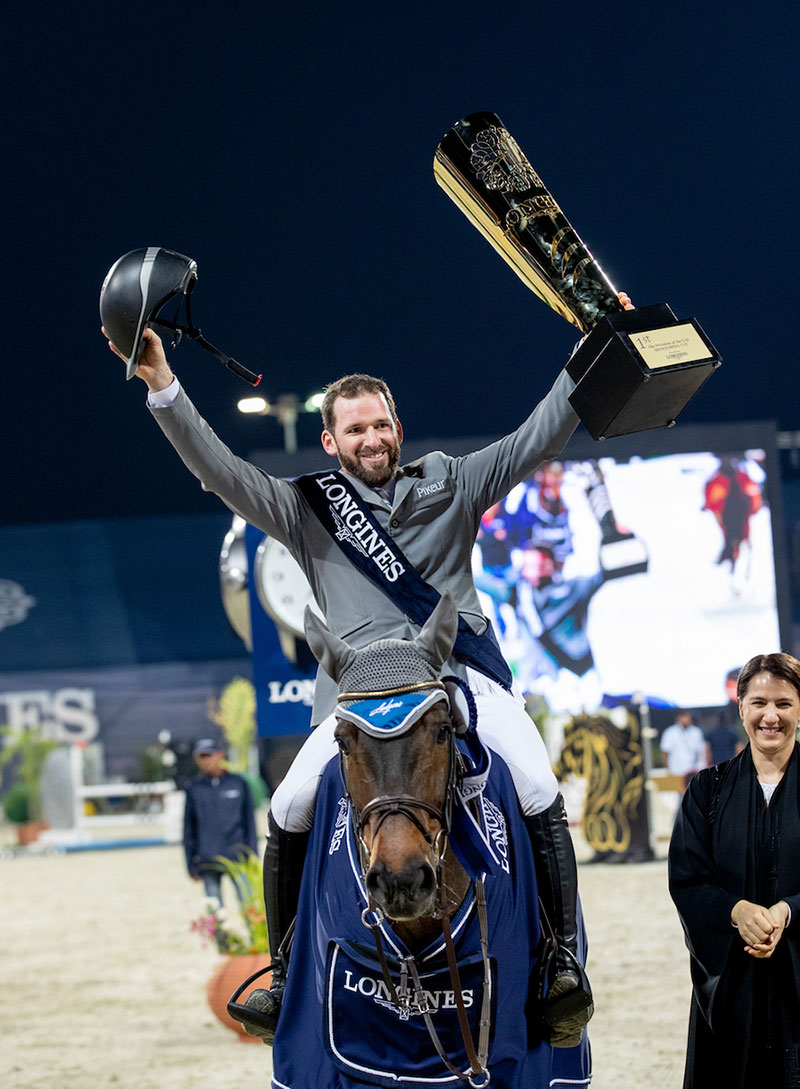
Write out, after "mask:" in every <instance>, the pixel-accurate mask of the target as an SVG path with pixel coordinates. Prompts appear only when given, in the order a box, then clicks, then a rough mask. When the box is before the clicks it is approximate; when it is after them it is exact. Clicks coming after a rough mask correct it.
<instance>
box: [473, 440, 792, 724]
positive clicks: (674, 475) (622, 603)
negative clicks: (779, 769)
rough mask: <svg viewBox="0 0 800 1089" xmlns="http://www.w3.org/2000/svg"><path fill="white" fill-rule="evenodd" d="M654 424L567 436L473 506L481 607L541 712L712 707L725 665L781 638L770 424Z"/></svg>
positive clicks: (734, 665)
mask: <svg viewBox="0 0 800 1089" xmlns="http://www.w3.org/2000/svg"><path fill="white" fill-rule="evenodd" d="M659 436H660V437H657V438H653V437H652V433H651V434H650V435H649V436H648V437H640V442H639V444H638V445H639V450H640V451H642V448H644V452H635V451H636V445H637V444H636V442H635V440H634V439H631V440H630V442H629V443H628V450H631V451H633V452H627V450H626V448H625V445H624V443H623V440H615V444H611V443H609V444H607V447H606V444H597V443H595V444H591V446H589V445H588V444H587V447H586V449H585V451H583V450H581V451H579V452H578V453H577V454H574V453H573V450H572V447H568V449H567V452H566V456H565V457H564V459H563V460H561V461H557V462H550V463H547V464H545V465H544V466H542V468H541V469H540V470H539V471H538V472H537V473H536V475H535V478H534V479H533V480H531V481H530V482H528V483H526V484H521V485H519V486H518V487H517V488H515V489H514V490H513V491H512V493H511V494H510V495H509V496H508V498H507V499H506V500H505V501H504V502H503V503H501V504H499V505H498V506H497V507H495V508H493V509H492V510H490V511H487V513H486V515H485V516H484V519H483V522H482V525H481V531H480V534H479V538H478V542H477V544H476V547H475V552H474V571H475V577H476V582H477V585H478V587H479V593H480V597H481V602H482V605H483V607H484V609H485V611H486V613H487V616H490V617H491V618H492V622H493V624H494V627H495V630H496V632H497V635H498V638H499V640H500V643H501V646H502V648H503V651H504V653H505V655H506V657H507V659H508V661H509V663H510V664H511V666H512V669H513V671H514V674H515V676H516V678H517V680H518V681H519V683H520V684H521V686H522V688H523V690H524V691H525V692H526V693H531V694H536V695H538V696H540V697H542V698H544V699H545V700H546V702H547V704H548V707H549V709H550V710H551V711H552V712H554V713H566V712H568V713H576V712H578V711H580V710H594V709H595V708H597V707H598V706H599V705H600V704H601V702H603V700H604V699H606V701H608V698H609V697H610V698H611V699H612V700H614V699H617V698H623V699H628V698H630V697H631V696H635V697H636V698H637V699H638V700H640V701H641V700H642V699H644V700H646V701H648V702H649V703H651V705H653V706H656V707H657V706H678V707H692V708H700V707H714V706H719V705H721V704H723V703H724V702H726V700H727V696H726V695H725V689H724V685H725V678H726V675H727V674H728V673H729V672H730V671H731V670H733V669H738V668H740V667H741V666H742V665H743V664H744V662H745V661H746V660H747V658H749V657H750V656H751V655H753V654H756V653H761V652H768V651H773V650H779V649H782V642H781V620H780V616H779V612H780V610H779V600H780V597H781V594H780V592H779V587H780V586H781V584H782V580H783V571H782V557H781V555H780V546H781V545H782V541H781V536H782V531H781V530H780V528H779V527H780V518H779V510H778V507H779V489H778V484H779V481H778V471H777V458H776V456H775V448H774V431H773V430H772V428H771V427H769V426H765V427H763V428H759V427H757V426H756V425H747V427H743V428H741V429H739V432H738V433H737V431H736V429H735V428H734V429H731V428H730V427H727V428H721V429H715V428H708V429H690V430H689V431H688V432H687V433H686V435H684V436H681V435H680V434H676V433H674V432H670V433H664V432H661V433H659ZM682 439H683V442H682ZM754 439H755V440H760V442H758V441H756V442H755V443H753V440H754ZM682 445H683V446H684V447H685V448H684V449H682V448H681V446H682ZM648 450H649V451H650V452H647V451H648ZM584 452H585V453H586V454H587V455H588V456H582V455H583V454H584ZM598 455H599V456H598ZM776 546H778V547H776Z"/></svg>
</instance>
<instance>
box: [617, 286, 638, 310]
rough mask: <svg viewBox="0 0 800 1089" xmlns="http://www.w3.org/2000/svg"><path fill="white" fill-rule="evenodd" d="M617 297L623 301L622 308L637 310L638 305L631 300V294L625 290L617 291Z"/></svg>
mask: <svg viewBox="0 0 800 1089" xmlns="http://www.w3.org/2000/svg"><path fill="white" fill-rule="evenodd" d="M617 298H618V299H619V301H620V302H621V303H622V309H623V310H635V309H636V307H635V306H634V305H633V303H632V302H631V297H630V295H626V293H625V292H624V291H620V292H618V293H617Z"/></svg>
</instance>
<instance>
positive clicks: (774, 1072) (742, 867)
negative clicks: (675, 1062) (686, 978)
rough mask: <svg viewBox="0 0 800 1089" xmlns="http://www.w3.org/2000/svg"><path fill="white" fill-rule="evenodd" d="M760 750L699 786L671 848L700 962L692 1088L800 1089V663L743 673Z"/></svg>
mask: <svg viewBox="0 0 800 1089" xmlns="http://www.w3.org/2000/svg"><path fill="white" fill-rule="evenodd" d="M737 694H738V699H739V713H740V715H741V717H742V722H743V724H744V728H745V731H746V733H747V737H748V739H749V742H750V743H749V745H748V746H747V748H745V749H744V750H743V751H742V752H741V753H739V755H738V756H735V757H734V758H733V759H732V760H729V761H727V762H726V763H724V764H720V765H719V766H718V767H716V768H707V769H705V770H704V771H701V772H700V773H699V774H698V775H696V776H695V777H694V778H693V779H692V781H691V782H690V784H689V787H688V789H687V791H686V793H685V794H684V796H683V799H682V802H681V808H680V812H679V814H678V818H677V821H676V823H675V828H674V830H673V834H672V840H671V842H670V848H669V886H670V893H671V895H672V898H673V900H674V901H675V905H676V907H677V909H678V914H679V915H680V919H681V923H682V924H683V929H684V932H685V934H686V944H687V946H688V947H689V952H690V954H691V973H692V984H693V994H692V1006H691V1013H690V1019H689V1044H688V1049H687V1055H686V1072H685V1075H684V1082H683V1084H684V1089H719V1087H721V1086H724V1087H725V1089H764V1087H769V1089H800V753H799V752H798V744H797V738H796V734H797V728H798V724H800V662H799V661H798V660H797V659H796V658H792V657H791V656H790V655H788V654H765V655H757V656H756V657H755V658H751V659H750V661H749V662H748V663H747V664H746V665H745V667H744V668H743V669H742V671H741V673H740V675H739V681H738V686H737Z"/></svg>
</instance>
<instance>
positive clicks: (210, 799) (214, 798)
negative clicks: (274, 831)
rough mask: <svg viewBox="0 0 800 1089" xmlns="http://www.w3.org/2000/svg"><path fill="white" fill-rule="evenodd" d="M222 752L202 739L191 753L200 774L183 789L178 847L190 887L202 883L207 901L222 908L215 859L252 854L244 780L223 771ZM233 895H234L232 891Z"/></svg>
mask: <svg viewBox="0 0 800 1089" xmlns="http://www.w3.org/2000/svg"><path fill="white" fill-rule="evenodd" d="M226 751H227V750H226V747H225V744H224V743H223V742H222V741H219V740H215V739H214V738H209V737H204V738H202V739H201V740H200V741H198V742H197V743H196V745H195V746H194V750H193V756H194V758H195V763H196V764H197V766H198V768H199V769H200V775H199V777H198V778H196V779H193V780H192V781H191V782H189V783H187V785H186V809H185V811H184V818H183V846H184V850H185V851H186V866H187V869H188V870H189V876H190V877H191V878H192V880H194V881H200V880H202V882H203V887H204V889H205V894H206V896H207V897H208V898H209V899H215V900H217V901H218V902H219V903H222V897H221V888H220V885H221V879H222V873H221V870H220V866H219V862H218V861H217V858H218V856H220V855H222V857H223V858H230V859H237V858H240V857H241V856H242V855H244V854H246V853H247V850H248V848H249V849H250V850H252V851H255V850H256V826H255V817H254V813H253V799H252V795H251V794H250V787H249V786H248V783H247V780H246V779H245V778H243V776H241V775H236V774H235V773H234V772H230V771H226V770H225V768H224V766H223V763H224V760H225V754H226ZM237 893H238V889H237Z"/></svg>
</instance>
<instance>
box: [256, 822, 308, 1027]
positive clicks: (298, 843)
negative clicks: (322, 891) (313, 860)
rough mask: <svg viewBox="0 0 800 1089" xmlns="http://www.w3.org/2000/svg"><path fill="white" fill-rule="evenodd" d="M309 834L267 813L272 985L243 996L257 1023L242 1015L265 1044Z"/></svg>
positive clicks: (279, 993) (281, 984) (278, 997)
mask: <svg viewBox="0 0 800 1089" xmlns="http://www.w3.org/2000/svg"><path fill="white" fill-rule="evenodd" d="M309 835H310V833H309V832H284V831H283V829H282V828H279V827H278V825H277V823H276V821H275V818H274V817H273V816H272V814H271V813H270V815H269V835H268V836H267V846H266V849H265V851H264V908H265V910H266V914H267V932H268V934H269V948H270V953H271V954H272V986H271V987H270V989H269V990H268V991H267V990H256V991H253V992H252V993H251V994H250V995H248V997H247V999H246V1000H245V1003H244V1005H245V1006H247V1007H249V1008H250V1009H253V1010H258V1011H259V1013H260V1014H261V1015H262V1016H261V1018H260V1019H259V1023H255V1022H252V1023H250V1024H248V1023H247V1022H246V1021H245V1020H244V1019H242V1024H243V1025H244V1027H245V1029H246V1030H247V1031H248V1032H249V1033H250V1035H251V1036H260V1037H261V1039H262V1040H263V1041H264V1043H265V1044H272V1041H273V1039H274V1037H275V1029H276V1028H277V1026H278V1015H279V1014H280V1010H281V1002H282V1001H283V992H284V990H285V988H286V971H287V968H288V966H289V956H288V952H285V951H284V950H283V949H281V945H282V943H283V940H284V938H285V937H286V934H287V932H288V930H289V927H290V926H291V925H292V922H293V920H294V917H295V915H296V914H297V904H298V901H299V899H300V882H301V880H302V877H303V865H304V863H305V860H306V847H307V846H308V837H309ZM265 1022H266V1024H265Z"/></svg>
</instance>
